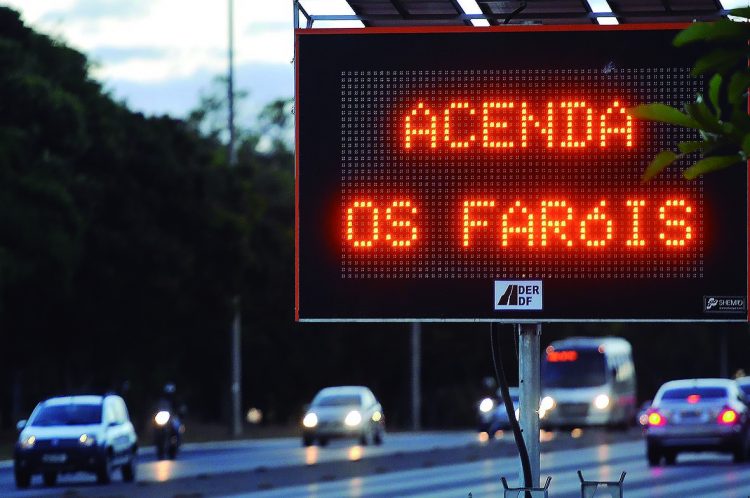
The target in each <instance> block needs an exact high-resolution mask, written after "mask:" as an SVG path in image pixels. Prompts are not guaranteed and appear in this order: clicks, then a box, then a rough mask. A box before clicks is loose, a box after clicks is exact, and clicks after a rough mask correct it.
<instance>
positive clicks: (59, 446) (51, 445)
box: [34, 438, 80, 450]
mask: <svg viewBox="0 0 750 498" xmlns="http://www.w3.org/2000/svg"><path fill="white" fill-rule="evenodd" d="M34 446H35V447H36V448H38V449H40V450H65V449H70V448H78V447H79V446H80V443H79V441H78V438H75V439H72V438H65V439H63V438H58V439H56V438H52V439H37V440H36V444H35V445H34Z"/></svg>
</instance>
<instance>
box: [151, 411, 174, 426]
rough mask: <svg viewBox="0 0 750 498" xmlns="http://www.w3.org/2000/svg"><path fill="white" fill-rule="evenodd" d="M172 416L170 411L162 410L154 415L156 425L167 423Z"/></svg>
mask: <svg viewBox="0 0 750 498" xmlns="http://www.w3.org/2000/svg"><path fill="white" fill-rule="evenodd" d="M170 418H171V415H170V413H169V412H168V411H166V410H162V411H160V412H159V413H157V414H156V415H154V422H156V425H167V422H169V419H170Z"/></svg>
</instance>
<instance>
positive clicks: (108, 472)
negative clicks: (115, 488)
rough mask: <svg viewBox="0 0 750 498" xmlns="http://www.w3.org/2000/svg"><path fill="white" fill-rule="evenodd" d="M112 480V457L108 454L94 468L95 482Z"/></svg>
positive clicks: (100, 482)
mask: <svg viewBox="0 0 750 498" xmlns="http://www.w3.org/2000/svg"><path fill="white" fill-rule="evenodd" d="M111 481H112V458H111V457H110V455H109V454H107V455H105V456H104V459H103V460H102V461H101V462H100V463H99V466H98V469H97V470H96V482H97V484H109V483H110V482H111Z"/></svg>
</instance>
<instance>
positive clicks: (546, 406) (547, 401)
mask: <svg viewBox="0 0 750 498" xmlns="http://www.w3.org/2000/svg"><path fill="white" fill-rule="evenodd" d="M554 407H555V399H554V398H553V397H552V396H545V397H543V398H542V401H541V403H539V411H540V412H548V411H550V410H551V409H553V408H554Z"/></svg>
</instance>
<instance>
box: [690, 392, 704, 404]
mask: <svg viewBox="0 0 750 498" xmlns="http://www.w3.org/2000/svg"><path fill="white" fill-rule="evenodd" d="M700 400H701V395H700V394H691V395H690V396H688V397H687V402H688V403H690V404H691V405H694V404H696V403H697V402H698V401H700Z"/></svg>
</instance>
